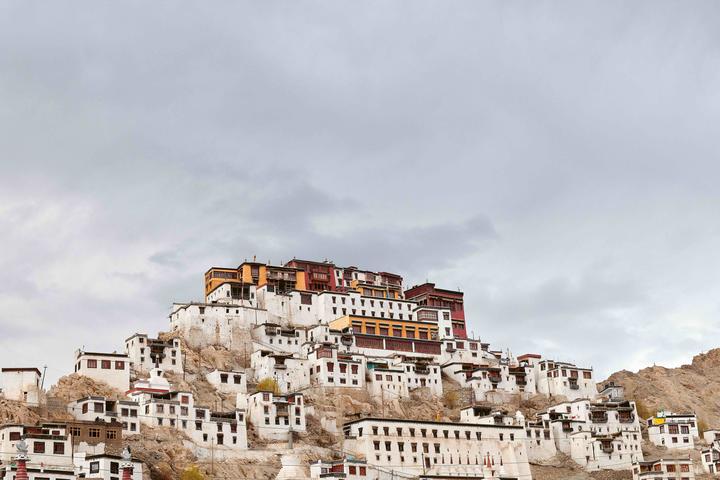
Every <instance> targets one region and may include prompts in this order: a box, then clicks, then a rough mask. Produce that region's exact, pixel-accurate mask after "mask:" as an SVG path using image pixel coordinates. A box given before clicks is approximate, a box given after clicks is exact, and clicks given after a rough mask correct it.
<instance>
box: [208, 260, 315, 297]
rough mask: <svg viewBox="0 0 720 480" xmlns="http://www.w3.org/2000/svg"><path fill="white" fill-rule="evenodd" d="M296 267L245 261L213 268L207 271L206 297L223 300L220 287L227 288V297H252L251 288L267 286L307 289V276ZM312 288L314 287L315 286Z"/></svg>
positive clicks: (277, 289)
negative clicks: (230, 266)
mask: <svg viewBox="0 0 720 480" xmlns="http://www.w3.org/2000/svg"><path fill="white" fill-rule="evenodd" d="M302 273H303V272H301V271H299V270H298V269H297V268H293V267H292V266H276V265H269V264H264V263H260V262H255V261H252V262H243V263H242V264H241V265H240V266H239V267H237V268H226V267H211V268H210V269H208V271H207V272H205V296H206V297H207V298H208V299H210V298H214V300H215V301H218V300H222V299H223V296H217V295H216V292H215V291H216V290H218V289H219V288H221V287H222V288H224V290H225V292H224V293H225V295H224V297H225V300H227V299H231V300H239V301H242V300H251V293H252V288H251V287H263V286H265V287H267V289H268V290H269V291H273V292H277V293H285V292H288V291H290V290H306V289H308V288H307V287H306V284H305V280H306V278H307V277H306V276H305V275H303V274H302ZM311 290H312V289H311Z"/></svg>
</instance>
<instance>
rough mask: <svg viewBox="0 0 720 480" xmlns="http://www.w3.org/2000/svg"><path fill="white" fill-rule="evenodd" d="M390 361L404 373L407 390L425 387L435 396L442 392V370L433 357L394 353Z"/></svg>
mask: <svg viewBox="0 0 720 480" xmlns="http://www.w3.org/2000/svg"><path fill="white" fill-rule="evenodd" d="M390 362H391V364H392V366H393V367H394V368H400V369H401V370H403V372H404V373H405V378H406V382H407V386H408V390H409V391H411V392H412V391H413V390H416V389H420V388H425V389H427V390H428V391H429V392H431V393H432V394H433V395H435V396H438V397H439V396H441V395H442V394H443V384H442V370H441V369H440V365H439V364H438V363H437V362H436V361H435V357H418V356H408V355H394V356H393V357H392V359H391V360H390Z"/></svg>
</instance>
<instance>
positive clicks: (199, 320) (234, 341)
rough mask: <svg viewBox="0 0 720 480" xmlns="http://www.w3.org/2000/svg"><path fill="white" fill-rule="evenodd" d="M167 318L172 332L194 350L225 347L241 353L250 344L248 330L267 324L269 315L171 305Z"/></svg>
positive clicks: (219, 307) (233, 307)
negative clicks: (177, 334)
mask: <svg viewBox="0 0 720 480" xmlns="http://www.w3.org/2000/svg"><path fill="white" fill-rule="evenodd" d="M169 317H170V327H171V329H172V330H173V331H174V332H178V333H180V334H182V336H183V338H185V339H186V342H187V343H189V344H190V345H191V346H192V347H193V348H200V347H205V346H207V345H224V346H226V347H228V348H231V349H233V348H234V349H236V350H240V349H241V348H243V345H248V344H249V342H250V341H251V335H250V329H251V328H252V327H254V326H255V325H260V324H263V323H267V321H268V312H267V310H264V309H261V308H256V307H250V306H247V305H221V304H210V303H174V304H173V305H172V307H171V309H170V315H169ZM249 354H250V352H248V355H249Z"/></svg>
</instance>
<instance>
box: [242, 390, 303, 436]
mask: <svg viewBox="0 0 720 480" xmlns="http://www.w3.org/2000/svg"><path fill="white" fill-rule="evenodd" d="M237 407H238V408H247V414H248V419H249V421H250V422H251V423H252V424H253V426H254V427H255V432H256V433H257V434H258V436H259V437H260V438H262V439H265V440H275V441H287V440H288V435H289V432H290V431H293V432H304V431H305V429H306V424H305V399H304V397H303V395H302V394H301V393H291V394H287V395H276V394H274V393H272V392H255V393H253V394H251V395H243V394H240V395H238V398H237Z"/></svg>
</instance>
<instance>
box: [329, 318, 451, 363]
mask: <svg viewBox="0 0 720 480" xmlns="http://www.w3.org/2000/svg"><path fill="white" fill-rule="evenodd" d="M330 329H333V330H339V331H340V332H342V333H344V334H346V335H347V339H345V338H344V337H343V341H347V344H348V345H349V346H350V345H352V346H353V347H354V348H355V349H356V351H357V352H358V353H365V354H366V355H379V354H380V353H379V352H378V350H386V351H389V352H405V353H416V354H420V355H439V354H440V342H438V341H437V338H438V336H437V332H438V326H437V323H433V322H424V321H415V320H399V319H388V318H377V317H363V316H352V315H350V316H345V317H342V318H339V319H337V320H334V321H332V322H330Z"/></svg>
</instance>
